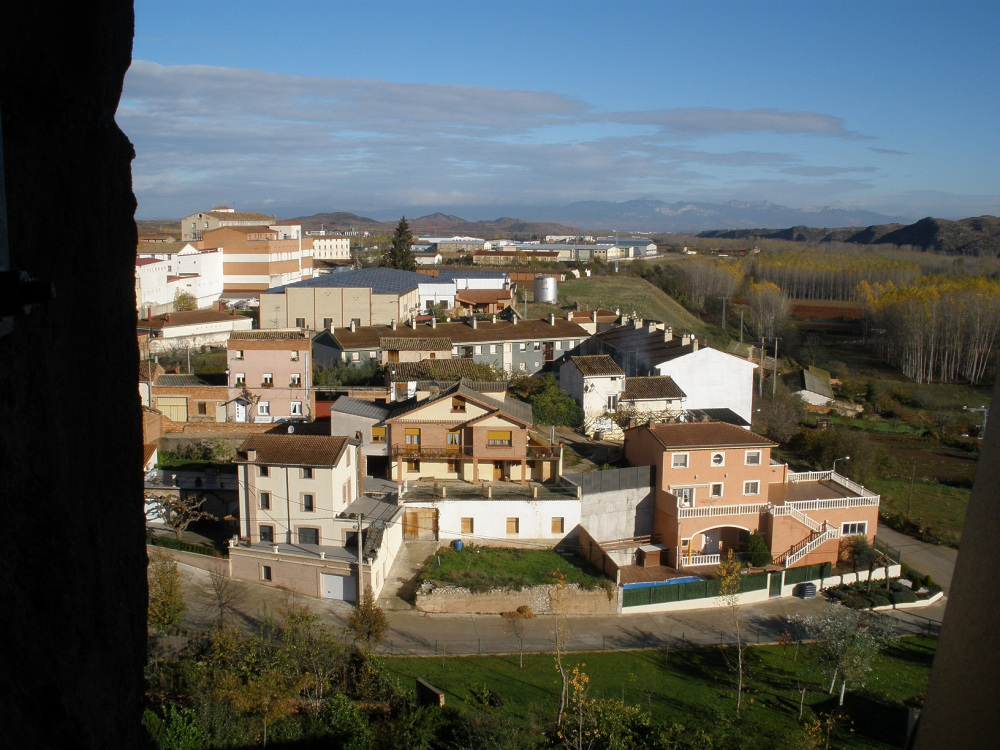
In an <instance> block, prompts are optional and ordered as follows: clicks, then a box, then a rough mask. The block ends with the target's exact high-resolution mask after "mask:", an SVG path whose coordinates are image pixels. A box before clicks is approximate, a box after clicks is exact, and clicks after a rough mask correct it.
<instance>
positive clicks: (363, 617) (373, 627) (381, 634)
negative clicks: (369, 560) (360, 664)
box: [347, 585, 389, 651]
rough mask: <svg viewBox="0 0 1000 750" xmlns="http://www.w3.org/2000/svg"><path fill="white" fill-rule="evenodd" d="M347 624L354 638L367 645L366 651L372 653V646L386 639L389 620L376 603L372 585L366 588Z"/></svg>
mask: <svg viewBox="0 0 1000 750" xmlns="http://www.w3.org/2000/svg"><path fill="white" fill-rule="evenodd" d="M347 624H348V626H349V627H350V628H351V632H352V633H354V637H355V638H356V639H357V640H359V641H361V642H362V643H363V644H364V645H365V650H366V651H371V648H372V646H374V645H376V644H378V643H381V642H382V640H383V639H384V638H385V634H386V633H387V632H388V630H389V619H388V618H387V617H386V616H385V612H384V611H383V610H382V608H381V607H380V606H379V605H378V602H377V601H375V593H374V592H373V591H372V587H371V586H370V585H369V586H366V587H365V593H364V594H363V595H362V597H361V601H359V602H358V603H357V606H355V608H354V611H353V612H351V616H350V617H349V618H348V620H347Z"/></svg>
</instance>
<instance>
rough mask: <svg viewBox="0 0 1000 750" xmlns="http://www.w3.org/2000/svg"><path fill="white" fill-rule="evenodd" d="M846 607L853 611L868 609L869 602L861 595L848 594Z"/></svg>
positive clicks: (845, 601) (845, 602) (845, 600)
mask: <svg viewBox="0 0 1000 750" xmlns="http://www.w3.org/2000/svg"><path fill="white" fill-rule="evenodd" d="M844 606H845V607H850V608H851V609H868V601H867V600H866V599H865V598H864V597H863V596H862V595H861V594H854V593H851V594H848V595H847V596H845V597H844Z"/></svg>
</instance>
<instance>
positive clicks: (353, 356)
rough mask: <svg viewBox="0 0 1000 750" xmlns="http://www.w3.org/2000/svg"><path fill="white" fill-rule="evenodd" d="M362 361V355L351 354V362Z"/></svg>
mask: <svg viewBox="0 0 1000 750" xmlns="http://www.w3.org/2000/svg"><path fill="white" fill-rule="evenodd" d="M360 359H361V355H360V354H358V352H351V362H357V361H358V360H360Z"/></svg>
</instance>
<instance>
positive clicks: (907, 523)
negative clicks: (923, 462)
mask: <svg viewBox="0 0 1000 750" xmlns="http://www.w3.org/2000/svg"><path fill="white" fill-rule="evenodd" d="M916 475H917V461H916V459H914V461H913V469H911V470H910V496H909V498H907V500H906V525H907V526H909V525H910V503H912V502H913V478H914V477H915V476H916Z"/></svg>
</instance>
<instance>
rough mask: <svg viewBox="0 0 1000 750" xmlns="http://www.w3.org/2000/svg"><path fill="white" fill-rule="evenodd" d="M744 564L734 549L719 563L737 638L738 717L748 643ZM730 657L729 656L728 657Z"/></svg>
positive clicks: (723, 593) (722, 589) (722, 595)
mask: <svg viewBox="0 0 1000 750" xmlns="http://www.w3.org/2000/svg"><path fill="white" fill-rule="evenodd" d="M742 568H743V566H742V564H741V563H740V561H739V560H736V559H734V558H733V551H732V550H729V555H728V556H727V558H726V560H725V561H724V562H722V563H721V564H720V565H719V598H720V599H722V606H724V607H725V608H726V609H728V610H729V616H730V618H731V619H732V623H733V635H734V636H735V638H736V664H735V667H734V671H735V672H736V718H739V716H740V711H741V710H742V708H743V655H744V652H745V651H746V644H745V643H744V642H743V613H742V611H741V610H740V590H741V589H742V587H743V578H742V576H741V574H740V571H741V570H742ZM727 658H728V657H727Z"/></svg>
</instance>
